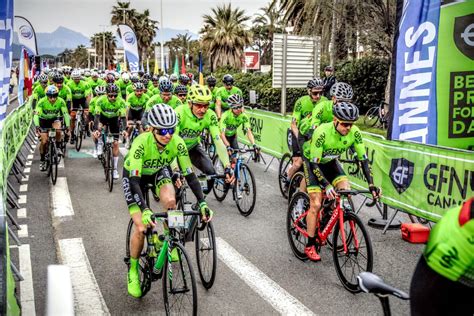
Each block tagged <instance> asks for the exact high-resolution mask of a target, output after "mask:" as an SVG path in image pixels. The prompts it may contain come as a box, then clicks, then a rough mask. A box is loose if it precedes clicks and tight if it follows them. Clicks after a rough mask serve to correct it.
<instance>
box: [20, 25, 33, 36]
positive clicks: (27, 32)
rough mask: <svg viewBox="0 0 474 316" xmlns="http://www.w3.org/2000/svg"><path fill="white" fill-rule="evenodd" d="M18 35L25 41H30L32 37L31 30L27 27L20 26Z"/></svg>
mask: <svg viewBox="0 0 474 316" xmlns="http://www.w3.org/2000/svg"><path fill="white" fill-rule="evenodd" d="M20 35H21V36H22V37H24V38H26V39H30V38H32V37H33V30H32V29H31V27H30V26H29V25H22V26H20Z"/></svg>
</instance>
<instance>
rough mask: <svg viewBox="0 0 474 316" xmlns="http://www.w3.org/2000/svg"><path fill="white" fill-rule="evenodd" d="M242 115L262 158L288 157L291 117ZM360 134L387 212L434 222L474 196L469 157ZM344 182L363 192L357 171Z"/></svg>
mask: <svg viewBox="0 0 474 316" xmlns="http://www.w3.org/2000/svg"><path fill="white" fill-rule="evenodd" d="M245 113H246V114H247V115H248V116H249V118H250V125H251V128H252V132H253V134H254V136H255V141H256V143H257V144H258V145H259V146H260V147H261V148H262V151H263V152H265V153H268V154H270V155H272V156H274V157H277V158H280V157H281V156H282V155H283V154H284V153H286V152H289V149H288V145H287V130H288V128H289V126H290V117H283V116H281V115H279V114H276V113H271V112H267V111H261V110H251V109H246V110H245ZM238 133H239V134H238V135H239V141H240V142H242V143H246V144H248V143H249V142H248V140H247V137H246V136H245V135H244V134H243V133H242V130H241V129H239V130H238ZM362 134H363V139H364V145H365V146H366V149H367V157H368V159H369V161H370V164H371V167H372V173H373V176H374V184H375V185H376V186H379V187H381V188H382V192H383V196H382V202H384V203H385V204H387V205H388V206H390V207H393V208H396V209H401V210H404V211H405V212H407V213H411V214H414V215H417V216H420V217H423V218H427V219H429V220H432V221H437V220H438V219H439V218H440V217H441V216H442V215H443V214H444V212H445V211H447V210H448V209H449V208H451V207H454V206H456V205H460V203H462V202H463V201H465V200H466V199H467V198H469V197H471V196H474V155H473V154H472V153H471V152H469V151H464V150H452V149H446V148H440V147H435V146H429V145H423V144H417V143H413V142H404V141H389V140H385V139H383V137H381V136H377V135H372V134H369V133H365V132H362ZM343 158H345V157H343ZM344 169H345V170H346V172H347V174H348V175H349V172H355V171H357V170H356V169H355V166H354V165H345V166H344ZM349 178H350V181H351V184H352V185H353V186H354V188H367V182H366V180H365V177H364V175H363V173H362V170H361V169H360V170H359V171H358V173H357V174H355V175H354V176H351V175H349Z"/></svg>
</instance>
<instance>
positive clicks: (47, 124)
mask: <svg viewBox="0 0 474 316" xmlns="http://www.w3.org/2000/svg"><path fill="white" fill-rule="evenodd" d="M62 120H63V118H62V117H56V118H52V119H44V118H41V117H40V118H39V127H40V129H41V132H43V133H46V132H47V131H48V130H49V129H51V128H53V124H54V122H56V121H62Z"/></svg>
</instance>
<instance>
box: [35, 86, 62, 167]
mask: <svg viewBox="0 0 474 316" xmlns="http://www.w3.org/2000/svg"><path fill="white" fill-rule="evenodd" d="M58 95H59V90H58V88H57V87H56V86H54V85H50V86H48V87H47V88H46V97H44V98H42V99H41V100H39V102H38V104H37V106H36V109H35V114H34V118H33V119H34V123H35V125H36V127H37V128H38V129H39V131H40V133H41V144H40V147H39V151H40V170H41V171H45V170H46V167H47V165H46V153H47V151H48V147H47V143H48V129H50V128H55V129H57V130H56V143H57V144H59V143H60V142H61V131H60V130H58V129H60V128H61V121H62V119H64V122H65V125H66V127H67V128H68V127H69V123H70V120H69V112H68V109H67V106H66V102H65V101H64V100H63V99H61V98H59V97H58ZM58 151H59V145H58ZM58 153H59V154H62V153H61V152H60V151H59V152H58Z"/></svg>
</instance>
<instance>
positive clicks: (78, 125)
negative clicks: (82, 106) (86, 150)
mask: <svg viewBox="0 0 474 316" xmlns="http://www.w3.org/2000/svg"><path fill="white" fill-rule="evenodd" d="M75 134H76V151H79V150H81V146H82V138H83V137H84V128H83V126H82V119H80V120H78V121H77V122H76V129H75Z"/></svg>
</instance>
